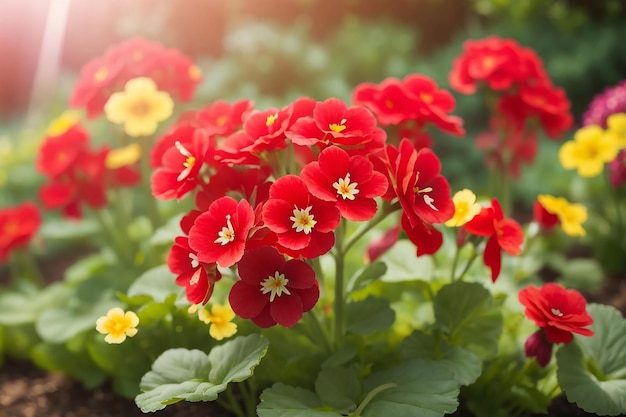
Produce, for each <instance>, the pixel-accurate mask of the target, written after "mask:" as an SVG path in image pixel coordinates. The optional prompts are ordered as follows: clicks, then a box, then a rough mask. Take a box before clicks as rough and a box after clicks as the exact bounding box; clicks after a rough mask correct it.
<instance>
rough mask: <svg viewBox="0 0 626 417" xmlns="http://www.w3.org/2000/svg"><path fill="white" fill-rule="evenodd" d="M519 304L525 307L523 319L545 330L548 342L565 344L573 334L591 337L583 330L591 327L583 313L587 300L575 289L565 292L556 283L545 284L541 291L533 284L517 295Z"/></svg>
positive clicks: (585, 312) (590, 319) (590, 334)
mask: <svg viewBox="0 0 626 417" xmlns="http://www.w3.org/2000/svg"><path fill="white" fill-rule="evenodd" d="M519 301H520V303H522V305H523V306H524V307H526V310H525V313H526V317H528V318H529V319H530V320H532V321H534V322H535V324H536V325H537V326H539V327H542V328H543V330H544V331H545V335H546V338H547V340H548V341H549V342H550V343H569V342H571V341H572V339H573V338H574V335H573V333H577V334H580V335H583V336H592V335H593V331H591V330H589V329H587V328H586V326H589V325H591V324H593V318H592V317H591V316H590V315H589V313H587V301H586V300H585V297H583V296H582V294H581V293H579V292H578V291H576V290H568V289H565V288H564V287H562V286H560V285H559V284H555V283H553V282H549V283H546V284H543V285H542V286H541V288H537V287H535V286H534V285H531V286H529V287H526V288H524V289H523V290H521V291H520V292H519Z"/></svg>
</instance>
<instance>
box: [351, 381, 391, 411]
mask: <svg viewBox="0 0 626 417" xmlns="http://www.w3.org/2000/svg"><path fill="white" fill-rule="evenodd" d="M397 386H398V384H395V383H393V382H389V383H387V384H383V385H379V386H377V387H376V388H374V389H372V390H371V391H370V392H368V393H367V395H366V396H365V398H363V401H361V404H359V406H358V407H357V409H356V410H354V413H352V414H350V417H361V413H362V412H363V409H364V408H365V407H366V406H367V405H368V404H369V403H370V401H372V399H373V398H374V397H375V396H376V395H378V394H380V393H381V392H383V391H384V390H386V389H389V388H395V387H397Z"/></svg>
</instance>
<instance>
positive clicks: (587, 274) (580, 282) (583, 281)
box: [560, 258, 604, 293]
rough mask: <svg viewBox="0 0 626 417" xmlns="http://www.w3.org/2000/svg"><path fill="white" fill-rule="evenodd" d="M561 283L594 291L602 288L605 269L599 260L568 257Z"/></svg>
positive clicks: (568, 286)
mask: <svg viewBox="0 0 626 417" xmlns="http://www.w3.org/2000/svg"><path fill="white" fill-rule="evenodd" d="M561 274H562V277H561V279H560V283H561V284H562V285H563V286H564V287H566V288H576V289H578V290H580V291H586V292H589V293H593V292H595V291H597V290H599V289H600V286H601V285H602V280H603V278H604V271H603V270H602V267H601V266H600V264H599V263H598V261H597V260H593V259H583V258H580V259H568V260H567V262H565V263H564V265H563V268H562V270H561Z"/></svg>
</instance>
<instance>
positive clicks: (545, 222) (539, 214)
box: [533, 200, 561, 231]
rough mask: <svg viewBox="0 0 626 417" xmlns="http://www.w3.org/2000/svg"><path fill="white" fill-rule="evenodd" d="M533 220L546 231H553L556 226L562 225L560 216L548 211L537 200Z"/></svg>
mask: <svg viewBox="0 0 626 417" xmlns="http://www.w3.org/2000/svg"><path fill="white" fill-rule="evenodd" d="M533 219H534V220H535V221H536V222H537V224H538V225H539V227H540V228H541V229H542V230H544V231H549V230H552V229H553V228H554V227H555V226H557V225H558V224H560V223H561V220H560V219H559V216H558V215H556V214H554V213H550V212H549V211H548V210H546V208H545V207H544V206H542V205H541V203H540V202H539V200H535V202H534V203H533Z"/></svg>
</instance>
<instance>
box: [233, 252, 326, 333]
mask: <svg viewBox="0 0 626 417" xmlns="http://www.w3.org/2000/svg"><path fill="white" fill-rule="evenodd" d="M237 268H238V273H239V277H240V278H241V279H240V280H239V281H237V282H236V283H235V285H233V287H232V289H231V290H230V294H229V296H228V301H229V303H230V306H231V307H232V309H233V310H234V311H235V313H237V315H238V316H239V317H241V318H244V319H251V320H252V321H253V322H254V323H255V324H256V325H257V326H259V327H263V328H267V327H272V326H274V325H275V324H276V323H278V324H280V325H281V326H285V327H291V326H294V325H295V324H296V323H297V322H298V321H300V319H301V318H302V314H303V313H305V312H307V311H309V310H311V309H312V308H313V307H314V306H315V303H317V300H318V299H319V295H320V291H319V284H318V282H317V279H316V278H315V272H314V271H313V268H311V267H310V266H309V265H308V264H307V263H306V262H304V261H300V260H297V259H291V260H289V261H285V257H284V256H283V255H281V254H280V253H278V251H277V250H276V249H274V248H273V247H271V246H263V247H261V248H257V249H253V250H251V251H248V252H246V254H245V255H244V256H243V258H242V259H241V261H239V263H238V264H237Z"/></svg>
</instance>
